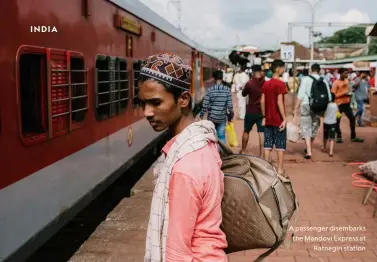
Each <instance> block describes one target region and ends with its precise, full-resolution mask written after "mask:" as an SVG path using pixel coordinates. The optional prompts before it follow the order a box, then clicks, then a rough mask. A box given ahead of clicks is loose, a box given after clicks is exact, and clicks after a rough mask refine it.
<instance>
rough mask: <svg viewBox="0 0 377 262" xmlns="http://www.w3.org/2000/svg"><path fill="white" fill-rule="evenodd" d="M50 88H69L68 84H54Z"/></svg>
mask: <svg viewBox="0 0 377 262" xmlns="http://www.w3.org/2000/svg"><path fill="white" fill-rule="evenodd" d="M51 86H52V87H62V86H69V84H55V85H51Z"/></svg>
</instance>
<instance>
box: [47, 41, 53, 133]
mask: <svg viewBox="0 0 377 262" xmlns="http://www.w3.org/2000/svg"><path fill="white" fill-rule="evenodd" d="M46 57H47V72H48V73H47V113H48V137H49V138H50V139H51V138H52V101H51V100H52V95H51V62H50V60H51V49H50V48H46Z"/></svg>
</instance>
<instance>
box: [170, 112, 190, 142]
mask: <svg viewBox="0 0 377 262" xmlns="http://www.w3.org/2000/svg"><path fill="white" fill-rule="evenodd" d="M194 122H195V118H194V116H193V115H192V113H191V112H190V113H189V114H188V115H182V116H181V118H180V119H179V120H178V121H177V122H176V124H173V125H172V126H171V127H170V129H171V131H172V133H173V136H176V135H178V134H179V133H181V132H182V131H183V130H184V129H185V128H186V127H188V126H189V125H191V124H192V123H194Z"/></svg>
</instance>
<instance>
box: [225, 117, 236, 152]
mask: <svg viewBox="0 0 377 262" xmlns="http://www.w3.org/2000/svg"><path fill="white" fill-rule="evenodd" d="M225 130H226V133H227V135H228V140H229V145H230V146H232V147H234V146H238V141H237V134H236V130H235V129H234V125H233V122H229V124H227V125H226V127H225Z"/></svg>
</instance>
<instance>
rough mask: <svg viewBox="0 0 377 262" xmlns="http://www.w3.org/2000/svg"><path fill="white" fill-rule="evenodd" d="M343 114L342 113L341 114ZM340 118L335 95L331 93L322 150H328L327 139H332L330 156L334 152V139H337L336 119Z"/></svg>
mask: <svg viewBox="0 0 377 262" xmlns="http://www.w3.org/2000/svg"><path fill="white" fill-rule="evenodd" d="M340 116H341V115H340ZM337 118H339V114H338V106H337V105H336V104H335V95H334V93H331V103H329V104H328V105H327V109H326V112H325V118H324V121H323V147H322V151H323V152H326V151H327V147H326V145H327V140H329V141H330V151H329V155H330V157H332V156H333V153H334V140H335V133H336V132H335V130H336V120H337Z"/></svg>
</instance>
